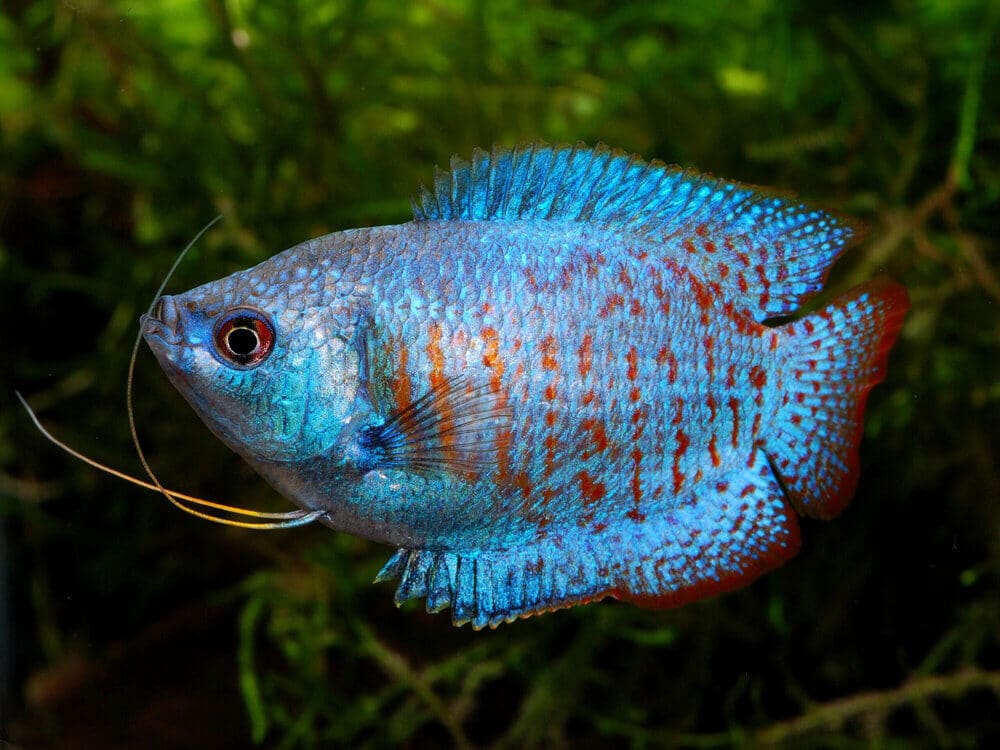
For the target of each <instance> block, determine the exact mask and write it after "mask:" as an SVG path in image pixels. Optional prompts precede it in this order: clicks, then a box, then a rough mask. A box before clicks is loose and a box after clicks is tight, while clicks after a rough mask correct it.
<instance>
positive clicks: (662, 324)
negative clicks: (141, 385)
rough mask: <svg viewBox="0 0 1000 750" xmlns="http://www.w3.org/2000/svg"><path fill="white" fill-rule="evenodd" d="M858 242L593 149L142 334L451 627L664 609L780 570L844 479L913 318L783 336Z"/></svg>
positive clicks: (160, 304) (205, 410)
mask: <svg viewBox="0 0 1000 750" xmlns="http://www.w3.org/2000/svg"><path fill="white" fill-rule="evenodd" d="M860 235H861V229H860V227H859V225H858V224H857V223H855V222H853V221H852V220H849V219H845V218H842V217H837V216H834V215H832V214H830V213H827V212H825V211H821V210H817V209H815V208H811V207H808V206H806V205H803V204H802V203H800V202H798V201H797V200H794V199H792V198H789V197H787V196H783V197H782V196H778V195H776V194H773V193H768V192H766V191H762V190H759V189H755V188H751V187H748V186H745V185H742V184H739V183H735V182H727V181H724V180H719V179H715V178H713V177H709V176H705V175H701V174H698V173H697V172H694V171H690V170H683V169H680V168H676V167H669V166H665V165H663V164H661V163H659V162H648V163H647V162H645V161H642V160H640V159H639V158H637V157H634V156H630V155H627V154H624V153H622V152H619V151H615V150H610V149H608V148H605V147H603V146H601V147H597V148H593V149H592V148H587V147H584V146H582V145H578V146H575V147H570V146H559V147H550V146H547V145H544V144H536V145H532V146H527V147H520V148H516V149H512V150H509V149H494V150H493V151H492V152H485V151H479V150H477V151H476V152H475V153H474V154H473V157H472V161H471V162H470V163H466V162H463V161H460V160H454V161H453V162H452V165H451V170H450V172H447V173H446V172H439V173H438V174H437V175H436V177H435V180H434V185H433V188H432V189H430V190H427V189H425V190H424V191H423V192H422V193H421V195H420V197H419V201H418V202H417V203H415V205H414V219H413V221H410V222H408V223H406V224H402V225H398V226H386V227H376V228H363V229H353V230H349V231H343V232H336V233H334V234H330V235H327V236H325V237H320V238H317V239H313V240H310V241H308V242H305V243H303V244H301V245H298V246H296V247H293V248H291V249H290V250H286V251H285V252H282V253H280V254H278V255H275V256H274V257H272V258H271V259H269V260H267V261H265V262H263V263H261V264H260V265H258V266H256V267H254V268H251V269H248V270H245V271H240V272H239V273H235V274H233V275H231V276H228V277H226V278H224V279H221V280H219V281H214V282H211V283H208V284H205V285H203V286H199V287H197V288H195V289H192V290H191V291H189V292H186V293H184V294H180V295H174V296H163V297H160V298H159V299H158V301H157V302H156V304H155V306H154V308H153V309H152V311H151V313H150V314H149V315H147V316H144V318H143V322H142V325H143V335H144V337H145V339H146V341H147V342H148V344H149V346H150V347H151V348H152V350H153V351H154V352H155V354H156V357H157V359H158V360H159V362H160V364H161V366H162V367H163V369H164V370H165V371H166V374H167V375H168V376H169V378H170V379H171V381H172V382H173V383H174V385H175V386H176V387H177V389H178V390H179V391H180V392H181V393H182V394H183V395H184V397H185V398H186V399H187V400H188V401H189V402H190V404H191V405H192V406H193V407H194V409H195V411H196V412H197V413H198V414H199V415H200V417H201V418H202V419H203V420H204V422H205V423H206V424H207V425H208V427H209V428H210V429H211V430H212V432H214V433H215V434H216V435H217V436H218V437H219V438H220V439H221V440H222V441H223V442H224V443H226V445H228V446H229V447H230V448H231V449H232V450H234V451H235V452H236V453H238V454H239V455H240V456H242V457H243V458H244V459H245V460H246V461H247V462H248V463H250V464H251V465H252V466H253V467H254V469H256V470H257V471H258V472H259V473H260V474H261V475H262V476H263V477H264V478H265V479H266V480H267V481H268V482H270V483H271V485H273V486H274V487H275V488H276V489H277V490H278V491H279V492H280V493H282V494H283V495H285V496H286V497H288V498H290V499H291V500H292V501H294V502H295V503H296V504H297V505H299V506H300V507H302V508H303V509H306V510H307V511H311V512H313V513H314V516H312V517H318V518H320V519H321V520H322V521H323V522H324V523H326V524H328V525H329V526H331V527H333V528H335V529H338V530H341V531H346V532H349V533H352V534H356V535H359V536H362V537H366V538H368V539H373V540H376V541H378V542H382V543H385V544H389V545H392V546H395V547H397V548H398V551H397V552H396V553H395V554H394V555H393V556H392V558H391V559H390V560H389V561H388V563H387V564H386V565H385V567H384V568H383V570H382V571H381V572H380V573H379V576H378V579H377V580H389V579H395V578H399V579H401V580H400V582H399V584H398V588H397V591H396V601H397V603H400V602H402V601H404V600H407V599H409V598H411V597H417V596H422V597H425V598H426V606H427V609H428V610H429V611H432V612H437V611H440V610H442V609H444V608H446V607H451V609H452V613H453V614H452V616H453V620H454V622H455V623H457V624H461V623H465V622H471V623H472V625H473V627H475V628H481V627H483V626H487V625H488V626H491V627H492V626H496V625H497V624H499V623H500V622H505V621H506V622H509V621H512V620H514V619H516V618H518V617H524V616H528V615H531V614H535V613H539V612H543V611H547V610H552V609H557V608H560V607H567V606H571V605H573V604H580V603H584V602H588V601H593V600H596V599H601V598H604V597H608V596H611V597H615V598H617V599H623V600H627V601H630V602H633V603H635V604H639V605H643V606H655V607H661V606H677V605H680V604H683V603H686V602H690V601H693V600H696V599H700V598H703V597H706V596H709V595H712V594H715V593H718V592H722V591H727V590H731V589H734V588H737V587H740V586H743V585H745V584H747V583H749V582H750V581H752V580H754V579H755V578H757V577H758V576H759V575H761V574H762V573H764V572H765V571H768V570H770V569H772V568H775V567H777V566H779V565H781V564H782V563H784V562H785V561H786V560H788V559H789V558H791V557H792V556H794V555H795V554H796V552H797V551H798V548H799V527H798V521H797V514H803V515H806V516H811V517H814V518H831V517H833V516H835V515H837V514H838V513H840V511H841V510H843V508H844V506H845V505H846V504H847V502H848V501H849V499H850V497H851V495H852V494H853V492H854V489H855V486H856V484H857V478H858V469H859V459H858V444H859V441H860V439H861V434H862V413H863V410H864V405H865V399H866V397H867V394H868V392H869V390H870V389H871V388H872V386H873V385H875V384H876V383H878V382H879V381H880V380H882V378H883V376H884V373H885V364H886V358H887V356H888V351H889V349H890V347H891V346H892V344H893V343H894V341H895V339H896V336H897V334H898V331H899V328H900V326H901V325H902V320H903V316H904V314H905V312H906V309H907V306H908V302H907V296H906V292H905V291H904V289H903V288H902V287H901V286H899V285H897V284H895V283H893V282H892V281H889V280H885V279H881V280H875V281H872V282H870V283H867V284H864V285H862V286H860V287H858V288H856V289H854V290H853V291H850V292H848V293H847V294H846V295H844V296H843V297H841V298H840V299H838V300H836V301H835V302H834V303H833V304H831V305H830V306H829V307H827V308H825V309H822V310H820V311H819V312H815V313H811V314H808V315H805V316H804V317H801V318H799V319H796V320H793V321H792V322H785V323H784V324H780V325H772V324H769V321H770V319H773V318H780V317H785V316H790V315H793V314H794V313H796V312H797V311H798V310H799V308H800V307H801V306H802V304H803V303H804V302H805V301H806V300H808V299H809V298H810V297H811V296H813V295H814V294H815V293H816V292H817V291H819V290H820V288H821V287H822V285H823V282H824V279H825V277H826V273H827V271H828V269H829V267H830V265H831V264H832V263H833V262H834V260H835V259H836V258H837V256H839V255H840V254H841V253H842V252H843V251H844V250H845V249H846V248H848V247H849V246H850V245H852V244H854V243H856V242H857V241H858V240H859V238H860Z"/></svg>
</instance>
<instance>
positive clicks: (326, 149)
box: [0, 0, 1000, 748]
mask: <svg viewBox="0 0 1000 750" xmlns="http://www.w3.org/2000/svg"><path fill="white" fill-rule="evenodd" d="M998 53H1000V5H998V4H997V3H995V2H990V1H989V0H954V1H953V0H896V1H895V2H892V3H873V4H858V5H857V6H856V7H855V5H853V4H842V3H832V2H781V1H780V0H756V1H755V2H745V3H725V4H723V3H682V2H671V3H647V2H599V1H593V2H582V3H562V2H515V1H514V0H494V2H485V0H429V1H421V2H412V3H398V2H396V1H395V0H335V1H331V2H307V0H281V1H280V2H260V1H258V0H159V1H158V2H132V1H129V2H126V1H125V0H60V1H58V2H57V1H56V0H37V1H35V0H12V1H11V2H5V3H4V4H3V7H2V9H0V153H2V158H0V305H2V310H3V315H2V320H3V322H4V325H3V329H4V330H3V345H4V356H3V357H2V358H0V379H2V382H3V383H4V384H5V385H6V386H7V387H6V388H4V389H3V392H0V399H2V403H3V407H2V411H0V596H2V595H3V591H4V586H3V580H4V577H6V582H7V589H8V600H7V601H6V602H4V601H2V600H0V639H4V638H6V639H7V644H4V643H2V642H0V744H3V741H4V740H7V741H9V742H11V743H13V744H14V746H24V747H37V746H53V747H55V746H59V747H63V746H65V747H70V746H79V747H133V746H137V745H141V746H148V747H164V748H166V747H170V748H179V747H217V748H223V747H246V746H249V745H250V743H251V742H254V743H257V744H258V745H260V746H263V747H278V748H313V747H331V746H347V747H385V746H393V745H405V746H410V747H438V746H446V745H449V744H450V745H454V746H457V747H495V748H522V747H526V748H527V747H560V746H562V747H589V746H601V747H603V746H606V745H608V744H611V743H615V744H625V745H628V746H631V747H636V748H645V747H672V746H677V747H726V746H733V745H740V744H746V743H756V744H759V745H779V746H785V747H816V746H820V745H822V746H829V747H854V746H884V747H899V746H906V747H949V746H950V747H977V746H979V747H981V746H988V745H989V744H991V742H990V741H991V740H992V744H997V743H998V741H1000V478H998V471H1000V469H998V465H997V459H998V451H997V446H998V444H1000V433H998V430H997V424H998V423H1000V408H998V407H1000V366H998V362H1000V352H998V342H1000V316H998V314H997V310H998V304H1000V279H998V268H997V259H998V258H1000V255H998V240H997V238H998V237H1000V209H998V201H1000V54H998ZM539 137H540V138H544V139H547V140H549V141H576V140H578V139H579V140H584V141H589V142H597V141H604V142H606V143H609V144H612V145H615V146H619V147H621V148H624V149H627V150H630V151H636V152H639V153H642V154H644V155H646V156H648V157H659V158H661V159H663V160H665V161H670V162H676V163H681V164H684V165H692V166H697V167H698V168H700V169H702V170H706V171H711V172H713V173H715V174H718V175H724V176H726V177H731V178H737V179H741V180H744V181H747V182H752V183H758V184H767V185H772V186H775V187H779V188H782V189H788V190H794V191H796V192H798V193H799V194H801V195H803V196H804V197H806V198H808V199H810V200H812V201H815V202H817V203H820V204H822V205H827V206H830V207H832V208H835V209H838V210H841V211H843V212H846V213H849V214H852V215H856V216H858V217H861V218H863V219H864V220H865V221H866V222H868V224H869V225H870V227H871V235H870V238H869V239H868V241H867V242H866V243H865V244H864V245H863V246H861V247H860V248H858V249H856V250H854V251H853V252H852V253H850V254H849V255H848V256H847V257H845V258H844V259H843V260H842V261H841V262H840V263H839V264H838V265H837V267H836V268H835V270H834V273H833V276H832V278H831V284H830V286H829V290H828V292H827V293H826V295H825V296H824V298H823V299H828V298H829V296H832V295H833V294H835V293H838V292H842V291H843V290H844V289H846V288H847V287H848V286H850V285H851V284H853V283H857V282H859V281H861V280H863V279H867V278H870V277H872V276H873V275H875V274H877V273H881V272H886V273H888V274H890V275H892V276H893V277H895V278H897V279H899V280H901V281H902V282H903V283H904V284H905V285H906V286H907V287H908V289H909V291H910V294H911V298H912V302H913V309H912V312H911V313H910V316H909V318H908V320H907V324H906V327H905V329H904V331H903V334H902V339H901V341H900V343H899V345H898V346H897V349H896V350H894V352H893V355H892V359H891V362H890V369H889V378H888V380H887V382H886V383H885V384H883V385H882V386H880V387H879V388H878V389H876V391H874V393H873V396H872V399H871V402H870V406H869V418H868V424H867V433H866V441H865V444H864V446H863V460H864V473H863V476H862V479H861V485H860V488H859V490H858V494H857V496H856V498H855V500H854V502H853V504H852V506H851V507H850V508H849V509H848V511H847V512H846V513H845V514H844V516H843V517H842V518H840V519H838V520H836V521H834V522H832V523H818V522H805V523H804V537H805V538H804V544H803V551H802V553H801V555H800V556H799V558H798V559H797V560H795V561H794V562H793V563H791V564H789V565H788V566H786V567H785V568H784V569H782V570H780V571H778V572H776V573H773V574H771V575H769V576H767V577H765V578H764V579H762V580H760V581H759V582H758V583H756V584H754V585H753V586H751V587H750V588H748V589H745V590H742V591H740V592H737V593H733V594H729V595H726V596H722V597H718V598H716V599H712V600H709V601H705V602H700V603H697V604H694V605H689V606H687V607H684V608H682V609H679V610H670V611H660V612H655V611H646V610H640V609H636V608H633V607H629V606H625V605H620V604H616V603H604V604H600V605H590V606H587V607H582V608H576V609H573V610H569V611H566V612H561V613H556V614H551V615H546V616H544V617H540V618H532V619H530V620H527V621H523V622H519V623H517V624H515V625H511V626H505V627H502V628H500V629H499V630H497V631H496V632H484V633H474V632H471V631H470V630H469V629H467V628H466V629H461V630H456V629H453V628H452V627H451V625H450V624H449V622H448V618H447V616H443V615H439V616H430V615H427V614H425V613H423V611H422V610H421V609H420V608H419V607H418V606H417V605H415V604H412V605H408V606H405V607H404V608H403V610H402V611H399V612H397V611H395V610H394V609H393V607H392V605H391V588H390V587H389V586H386V585H380V586H371V585H370V581H371V579H372V578H373V576H374V574H375V572H376V571H377V569H378V567H379V565H380V564H381V562H383V560H384V558H385V557H386V555H387V554H388V552H389V550H386V549H384V548H382V547H379V546H378V545H374V544H370V543H367V542H364V541H362V540H358V539H354V538H350V537H347V536H344V535H339V534H335V533H333V532H331V531H329V530H327V529H321V528H315V529H313V528H307V529H301V530H295V531H283V532H276V533H273V534H267V535H264V534H253V533H250V532H239V531H232V530H228V529H220V528H217V527H214V526H208V525H202V524H199V523H198V522H196V521H194V520H193V519H189V518H188V517H187V516H181V515H179V514H177V513H176V511H174V510H173V509H171V508H170V507H169V506H168V505H167V504H166V503H164V502H162V501H157V499H156V498H155V497H152V496H150V497H143V496H140V491H139V490H137V489H135V488H132V487H129V486H126V485H124V484H121V483H118V482H115V481H113V480H111V479H109V478H108V477H106V476H104V475H98V474H96V473H95V472H93V471H92V470H90V469H88V468H86V467H84V466H82V465H79V464H76V463H71V462H70V461H69V460H68V459H67V458H66V457H65V456H63V455H62V454H58V453H56V452H55V451H54V450H53V449H52V448H50V447H49V446H48V445H47V444H46V443H44V441H43V440H42V439H41V438H40V437H39V436H38V435H37V434H36V433H35V432H34V430H33V428H32V427H31V425H30V423H29V422H28V420H27V419H26V417H25V415H24V414H23V413H22V412H20V410H19V409H18V408H17V406H16V402H15V401H14V399H13V396H12V392H11V388H13V387H17V388H19V389H20V390H21V391H23V392H24V393H25V394H27V395H28V397H29V399H30V401H31V403H32V404H33V405H34V406H35V407H36V408H37V409H38V411H39V412H40V413H41V415H42V417H43V419H44V421H45V422H46V423H47V425H48V426H49V427H50V428H51V429H52V430H53V431H54V432H55V433H56V434H57V435H59V436H61V437H62V438H64V439H66V440H67V441H68V442H69V443H71V444H72V445H74V446H76V447H78V448H80V449H82V450H84V451H85V452H87V453H89V454H92V455H94V456H95V457H97V458H99V459H101V460H104V461H107V462H108V463H111V464H113V465H116V466H121V467H124V468H127V469H129V470H131V471H135V470H136V462H135V460H134V459H133V458H131V452H130V447H129V441H128V427H127V423H126V421H125V415H124V412H123V410H122V409H121V408H120V406H119V405H120V404H121V391H122V387H123V382H122V380H123V373H124V371H125V368H126V364H127V358H128V353H129V349H130V346H131V341H132V337H133V336H134V327H135V320H136V318H137V316H138V315H139V313H140V312H141V311H142V310H143V309H144V308H145V307H146V305H147V304H148V303H149V297H150V295H151V294H152V292H153V290H154V289H155V288H156V285H157V283H158V280H159V279H160V278H161V277H162V274H163V273H164V271H165V270H166V268H168V267H169V265H170V263H171V260H172V258H173V256H174V254H175V253H176V252H177V250H178V249H179V248H180V247H182V246H183V245H184V244H185V243H186V242H187V240H188V239H190V237H192V236H193V235H194V234H195V233H196V232H197V230H198V229H199V228H200V227H201V226H202V225H203V224H204V223H205V222H206V221H208V220H209V219H210V218H211V217H212V216H214V215H215V214H218V213H221V214H223V216H224V221H223V222H222V223H221V224H219V225H218V226H217V227H216V228H215V229H213V230H212V231H211V232H210V233H209V234H208V235H207V236H206V237H205V238H204V240H203V241H202V242H201V243H200V244H199V245H198V246H197V247H196V248H195V250H194V251H193V253H192V255H191V256H190V257H189V259H188V260H187V262H186V263H185V264H184V265H183V266H182V267H181V269H180V271H179V273H178V276H177V278H176V279H175V281H174V282H173V283H172V287H173V288H175V289H184V288H188V287H190V286H193V285H195V284H197V283H201V282H203V281H206V280H209V279H214V278H218V277H220V276H222V275H225V274H227V273H229V272H231V271H233V270H236V269H239V268H243V267H246V266H249V265H251V264H253V263H256V262H258V261H260V260H262V259H263V258H265V257H267V256H268V255H270V254H271V253H273V252H275V251H277V250H280V249H283V248H285V247H287V246H289V245H292V244H294V243H296V242H298V241H300V240H303V239H306V238H308V237H312V236H316V235H319V234H322V233H325V232H329V231H333V230H336V229H340V228H345V227H348V226H363V225H372V224H383V223H392V222H397V221H403V220H405V219H406V218H407V215H408V206H409V204H408V196H409V195H410V194H412V193H413V192H414V190H415V188H416V186H417V185H418V184H419V183H420V182H426V181H427V180H428V179H429V177H430V175H431V169H432V167H433V165H435V164H439V165H442V166H444V165H446V164H447V162H448V159H449V158H450V156H451V155H452V154H453V153H458V154H464V155H468V154H469V153H470V151H471V149H472V147H473V146H474V145H484V146H488V145H490V144H492V143H505V144H512V143H515V142H518V141H522V140H534V139H536V138H539ZM822 301H823V300H819V301H818V302H817V304H819V302H822ZM137 377H138V393H139V403H138V404H137V413H136V417H137V421H138V424H139V428H140V431H141V433H142V434H143V437H144V439H145V441H146V442H147V443H148V446H149V450H150V454H151V457H152V461H153V463H154V465H155V466H156V467H157V469H158V470H159V472H160V474H161V476H162V477H163V478H164V479H165V480H168V479H169V481H168V483H169V484H171V485H174V486H178V488H179V489H188V490H191V491H194V492H196V493H197V494H199V495H201V496H204V497H212V498H218V499H220V500H234V501H239V502H240V503H242V504H248V505H254V506H256V507H265V506H266V507H283V506H282V504H281V503H282V501H280V500H277V499H275V498H274V496H273V493H271V492H270V490H269V489H268V488H267V487H265V486H262V483H261V482H260V481H259V480H257V479H256V478H255V477H254V476H253V475H252V473H251V472H250V471H249V470H248V469H247V468H246V467H244V466H243V465H242V464H241V463H240V462H239V461H238V460H237V459H236V458H234V457H232V456H231V455H230V454H228V453H227V452H226V450H225V449H224V448H223V447H221V445H219V444H218V443H217V442H216V441H215V440H214V438H212V437H211V436H210V435H209V434H208V433H207V432H206V431H205V430H204V428H202V427H201V426H200V425H199V424H198V423H197V420H196V418H195V417H194V415H193V414H191V413H190V411H189V410H188V408H187V407H186V405H184V404H183V402H182V400H181V399H180V397H179V396H178V395H177V394H176V393H175V392H174V391H173V389H172V388H171V387H170V386H169V384H168V383H167V382H166V381H165V379H164V378H163V377H162V376H161V375H160V374H159V372H158V369H157V368H156V366H155V364H153V363H152V362H151V358H150V357H148V356H147V357H145V358H144V359H143V361H142V362H141V363H140V368H139V371H138V374H137ZM4 539H6V542H4ZM4 615H5V616H4ZM74 743H75V744H74Z"/></svg>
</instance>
